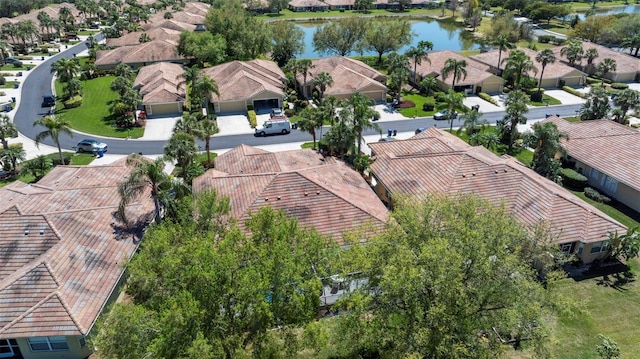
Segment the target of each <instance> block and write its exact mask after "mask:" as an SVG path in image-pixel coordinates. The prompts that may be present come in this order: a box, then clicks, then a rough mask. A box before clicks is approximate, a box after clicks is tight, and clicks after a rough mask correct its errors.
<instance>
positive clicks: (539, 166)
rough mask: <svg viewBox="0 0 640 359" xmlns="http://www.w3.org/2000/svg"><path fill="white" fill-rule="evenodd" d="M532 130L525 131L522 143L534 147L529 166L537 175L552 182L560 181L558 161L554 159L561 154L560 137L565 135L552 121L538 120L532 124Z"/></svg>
mask: <svg viewBox="0 0 640 359" xmlns="http://www.w3.org/2000/svg"><path fill="white" fill-rule="evenodd" d="M532 129H533V132H530V133H527V135H526V136H525V138H524V143H525V145H526V146H527V147H531V148H534V151H533V160H532V161H531V168H532V169H533V170H534V171H536V172H537V173H538V174H539V175H541V176H544V177H546V178H548V179H550V180H552V181H554V182H559V181H560V169H561V165H560V162H559V161H558V160H557V159H556V157H557V156H558V155H562V154H563V149H562V145H561V144H560V139H562V138H567V136H566V135H565V134H563V133H561V132H560V131H558V127H557V126H556V124H555V123H553V122H544V123H542V122H538V123H534V124H533V126H532Z"/></svg>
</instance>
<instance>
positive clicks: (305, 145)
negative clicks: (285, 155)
mask: <svg viewBox="0 0 640 359" xmlns="http://www.w3.org/2000/svg"><path fill="white" fill-rule="evenodd" d="M316 146H318V142H316ZM300 148H313V141H311V142H305V143H303V144H301V145H300Z"/></svg>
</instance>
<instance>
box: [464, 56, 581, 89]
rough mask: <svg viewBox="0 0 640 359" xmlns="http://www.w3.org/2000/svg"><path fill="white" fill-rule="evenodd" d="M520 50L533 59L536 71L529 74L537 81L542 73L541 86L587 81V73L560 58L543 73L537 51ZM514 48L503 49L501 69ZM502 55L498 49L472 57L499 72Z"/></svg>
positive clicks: (557, 85)
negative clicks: (499, 58)
mask: <svg viewBox="0 0 640 359" xmlns="http://www.w3.org/2000/svg"><path fill="white" fill-rule="evenodd" d="M518 50H519V51H523V52H524V53H525V54H526V55H527V56H529V58H531V61H533V66H534V68H535V71H529V72H528V73H527V75H529V76H530V77H532V78H534V79H536V83H537V82H538V80H539V79H540V74H542V82H541V87H543V88H556V87H562V86H564V85H567V86H582V85H584V83H585V80H586V77H587V74H585V73H584V72H582V71H580V70H578V69H576V68H574V67H571V66H569V65H567V64H565V63H564V62H562V61H560V60H559V59H557V60H556V62H554V63H552V64H547V66H545V68H544V73H542V65H541V64H540V63H539V62H538V61H536V56H537V55H538V52H537V51H533V50H531V49H527V48H518ZM511 51H513V50H509V49H507V50H503V51H502V57H501V60H500V62H502V63H501V64H500V69H501V70H504V67H505V65H506V64H505V61H504V59H506V58H507V57H509V54H510V53H511ZM499 55H500V51H499V50H498V49H495V50H491V51H487V52H483V53H480V54H477V55H473V56H470V58H472V59H474V60H477V61H479V62H482V63H483V64H485V65H487V66H489V68H490V71H491V72H493V73H498V68H497V66H498V57H499Z"/></svg>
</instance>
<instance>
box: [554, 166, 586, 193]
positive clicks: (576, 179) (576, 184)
mask: <svg viewBox="0 0 640 359" xmlns="http://www.w3.org/2000/svg"><path fill="white" fill-rule="evenodd" d="M560 176H561V177H562V183H563V184H564V185H565V186H566V187H568V188H571V189H574V190H577V191H582V190H584V188H585V187H586V186H587V181H588V178H587V177H585V176H584V175H582V174H580V173H578V172H576V171H574V170H573V169H571V168H563V169H562V170H561V171H560Z"/></svg>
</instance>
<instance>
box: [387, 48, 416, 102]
mask: <svg viewBox="0 0 640 359" xmlns="http://www.w3.org/2000/svg"><path fill="white" fill-rule="evenodd" d="M386 64H387V70H388V71H389V75H390V81H389V83H390V85H391V88H392V89H393V92H394V93H395V97H396V99H398V100H399V99H400V96H401V95H402V86H403V85H404V84H405V82H406V81H408V79H409V75H410V74H411V64H409V58H408V57H407V56H406V55H400V54H398V53H397V52H392V53H391V54H389V56H388V57H387V60H386Z"/></svg>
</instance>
